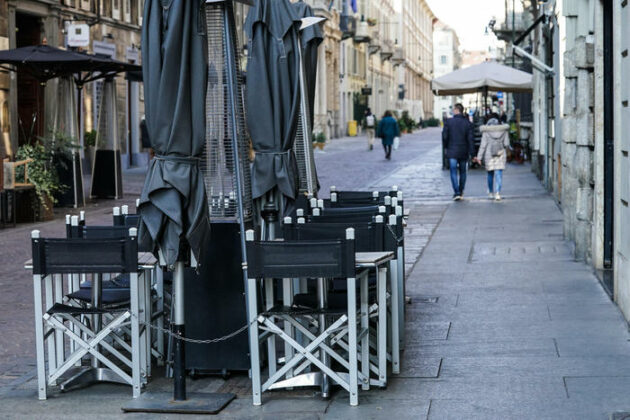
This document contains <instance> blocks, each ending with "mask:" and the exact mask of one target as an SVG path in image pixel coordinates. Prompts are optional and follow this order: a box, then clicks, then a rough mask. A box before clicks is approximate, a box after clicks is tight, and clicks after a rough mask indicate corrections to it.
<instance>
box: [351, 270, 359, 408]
mask: <svg viewBox="0 0 630 420" xmlns="http://www.w3.org/2000/svg"><path fill="white" fill-rule="evenodd" d="M356 291H357V285H356V279H355V278H349V279H348V358H349V359H350V360H349V362H350V369H348V374H349V384H348V385H349V386H350V390H349V391H350V405H352V406H356V405H359V388H358V379H359V375H358V367H357V293H356Z"/></svg>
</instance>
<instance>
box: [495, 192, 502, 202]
mask: <svg viewBox="0 0 630 420" xmlns="http://www.w3.org/2000/svg"><path fill="white" fill-rule="evenodd" d="M494 201H501V194H499V193H496V194H494Z"/></svg>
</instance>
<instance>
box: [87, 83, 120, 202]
mask: <svg viewBox="0 0 630 420" xmlns="http://www.w3.org/2000/svg"><path fill="white" fill-rule="evenodd" d="M116 101H117V99H116V82H115V81H114V79H113V78H111V77H110V78H107V79H105V80H104V81H103V87H102V91H101V100H100V103H99V109H98V121H97V127H98V131H97V134H96V144H95V145H94V155H93V156H92V185H91V188H90V197H95V198H115V199H119V198H122V195H123V186H122V170H121V167H120V139H119V132H118V109H117V106H116Z"/></svg>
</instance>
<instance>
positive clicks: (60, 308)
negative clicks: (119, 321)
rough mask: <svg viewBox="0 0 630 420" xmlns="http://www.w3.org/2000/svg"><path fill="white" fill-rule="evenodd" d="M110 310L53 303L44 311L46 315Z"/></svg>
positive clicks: (92, 312) (94, 312) (96, 312)
mask: <svg viewBox="0 0 630 420" xmlns="http://www.w3.org/2000/svg"><path fill="white" fill-rule="evenodd" d="M109 312H111V311H110V310H107V309H103V308H84V307H77V306H72V305H64V304H63V303H55V304H54V305H53V306H52V307H51V308H50V309H48V310H47V311H46V313H47V314H48V315H54V314H68V315H88V314H106V313H109Z"/></svg>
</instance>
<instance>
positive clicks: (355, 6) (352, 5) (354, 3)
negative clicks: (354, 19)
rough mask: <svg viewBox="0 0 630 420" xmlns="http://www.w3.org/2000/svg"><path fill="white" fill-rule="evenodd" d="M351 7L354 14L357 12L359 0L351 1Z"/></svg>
mask: <svg viewBox="0 0 630 420" xmlns="http://www.w3.org/2000/svg"><path fill="white" fill-rule="evenodd" d="M350 7H351V8H352V11H353V12H354V13H356V12H357V0H350Z"/></svg>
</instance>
